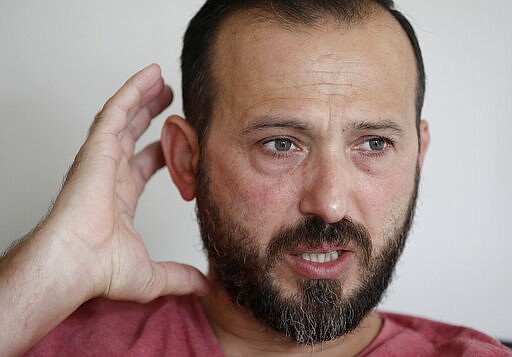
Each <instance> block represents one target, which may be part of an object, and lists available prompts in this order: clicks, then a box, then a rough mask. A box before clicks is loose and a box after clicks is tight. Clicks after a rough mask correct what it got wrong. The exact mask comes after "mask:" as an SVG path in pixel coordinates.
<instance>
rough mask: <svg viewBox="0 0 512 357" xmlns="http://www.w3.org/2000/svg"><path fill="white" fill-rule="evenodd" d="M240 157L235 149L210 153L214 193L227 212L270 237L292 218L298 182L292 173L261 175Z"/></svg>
mask: <svg viewBox="0 0 512 357" xmlns="http://www.w3.org/2000/svg"><path fill="white" fill-rule="evenodd" d="M227 157H231V158H235V160H227V159H226V158H227ZM240 157H243V156H242V155H237V154H236V153H232V154H230V155H229V156H228V155H219V156H218V157H211V161H210V179H211V193H212V195H213V197H214V198H215V200H216V201H217V204H218V205H219V207H220V208H221V211H222V212H223V213H224V214H228V215H229V216H230V219H233V220H235V221H236V222H237V223H239V224H241V225H243V226H245V227H247V228H248V229H250V230H251V231H252V232H254V233H255V234H257V235H259V236H260V239H262V240H265V241H268V240H269V239H270V237H271V236H272V234H273V233H274V232H275V231H276V230H277V229H279V228H281V226H282V225H283V224H286V222H289V221H290V220H289V219H288V215H290V212H292V210H291V209H292V208H293V206H294V202H295V201H294V197H295V190H294V187H295V186H294V184H293V182H292V180H291V179H290V177H289V176H284V175H283V176H278V177H271V178H269V177H264V176H262V175H259V174H258V173H256V172H255V171H254V170H252V168H251V165H250V164H248V163H247V161H245V160H238V161H237V160H236V158H240Z"/></svg>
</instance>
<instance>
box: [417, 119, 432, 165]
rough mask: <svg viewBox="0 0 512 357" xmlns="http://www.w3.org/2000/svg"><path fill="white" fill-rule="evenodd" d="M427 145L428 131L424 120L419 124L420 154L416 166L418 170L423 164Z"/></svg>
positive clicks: (428, 142)
mask: <svg viewBox="0 0 512 357" xmlns="http://www.w3.org/2000/svg"><path fill="white" fill-rule="evenodd" d="M429 144H430V130H429V127H428V122H427V121H426V120H422V121H421V122H420V152H419V155H418V165H419V167H420V169H421V168H422V167H423V162H424V161H425V155H426V154H427V150H428V146H429Z"/></svg>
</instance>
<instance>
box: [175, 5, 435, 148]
mask: <svg viewBox="0 0 512 357" xmlns="http://www.w3.org/2000/svg"><path fill="white" fill-rule="evenodd" d="M372 4H377V5H379V6H381V7H382V8H384V9H385V10H387V11H388V12H389V13H391V14H392V15H393V17H394V18H395V19H396V20H397V21H398V22H399V23H400V25H401V26H402V29H403V30H404V31H405V32H406V34H407V36H408V37H409V40H410V42H411V45H412V48H413V50H414V54H415V57H416V64H417V73H418V75H417V82H418V84H417V93H416V126H417V128H418V130H419V122H420V118H421V110H422V108H423V101H424V97H425V81H426V80H425V68H424V64H423V57H422V54H421V49H420V46H419V42H418V39H417V37H416V33H415V32H414V29H413V27H412V25H411V23H410V22H409V21H408V20H407V18H406V17H405V16H404V15H403V14H402V13H401V12H400V11H398V10H396V8H395V5H394V2H393V0H207V1H206V3H205V4H204V5H203V7H202V8H201V9H200V10H199V12H198V13H197V14H196V15H195V16H194V18H193V19H192V20H191V21H190V23H189V26H188V28H187V31H186V33H185V37H184V40H183V52H182V54H181V70H182V90H183V110H184V114H185V117H186V118H187V119H188V120H189V121H190V123H191V124H192V125H193V126H194V128H195V129H196V132H197V135H198V139H199V143H200V144H202V143H203V141H204V140H205V138H206V137H207V134H208V128H209V125H210V118H211V115H212V110H213V102H214V100H215V98H216V93H215V92H216V86H215V84H214V82H213V74H212V58H213V51H212V49H213V46H214V44H215V40H216V37H217V35H218V33H219V30H220V28H221V25H222V24H223V22H224V21H225V20H226V19H227V18H228V17H229V16H230V15H231V14H233V13H234V12H236V11H241V10H249V9H260V10H265V11H268V12H271V13H274V14H276V15H278V17H279V21H281V22H287V23H289V24H299V25H301V24H303V25H313V24H316V23H318V22H319V20H321V19H322V18H325V17H326V16H331V17H333V18H335V19H337V20H339V21H340V22H345V23H349V24H350V23H358V22H362V21H364V20H365V19H366V18H367V17H368V15H369V14H370V9H371V8H372V7H371V6H370V5H372Z"/></svg>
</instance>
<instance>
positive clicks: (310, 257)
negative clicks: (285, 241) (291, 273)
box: [298, 250, 343, 263]
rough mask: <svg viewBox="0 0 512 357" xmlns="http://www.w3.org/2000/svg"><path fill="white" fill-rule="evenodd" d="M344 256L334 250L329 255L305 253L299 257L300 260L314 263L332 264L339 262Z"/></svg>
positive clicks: (339, 251)
mask: <svg viewBox="0 0 512 357" xmlns="http://www.w3.org/2000/svg"><path fill="white" fill-rule="evenodd" d="M341 254H343V252H342V251H341V250H333V251H332V252H328V253H303V254H300V255H298V256H299V257H300V258H302V259H304V260H307V261H308V262H314V263H330V262H333V261H335V260H338V259H339V258H340V256H341Z"/></svg>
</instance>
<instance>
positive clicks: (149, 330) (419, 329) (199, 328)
mask: <svg viewBox="0 0 512 357" xmlns="http://www.w3.org/2000/svg"><path fill="white" fill-rule="evenodd" d="M381 316H382V318H383V320H384V326H383V328H382V331H381V332H380V334H379V336H377V338H376V339H375V340H374V341H373V342H372V344H371V345H370V346H368V347H367V348H366V349H365V350H364V351H363V352H362V353H361V354H360V356H364V357H377V356H378V357H380V356H385V357H387V356H416V357H422V356H450V357H453V356H512V351H511V350H509V349H508V348H506V347H505V346H503V345H501V344H499V342H497V341H496V340H494V339H492V338H491V337H488V336H486V335H484V334H482V333H480V332H477V331H475V330H472V329H468V328H464V327H459V326H452V325H447V324H443V323H439V322H435V321H431V320H426V319H421V318H416V317H411V316H404V315H397V314H387V313H381ZM26 356H177V357H178V356H179V357H184V356H207V357H220V356H223V352H222V349H221V347H220V345H219V343H218V341H217V339H216V338H215V334H214V332H213V330H212V328H211V326H210V324H209V322H208V320H207V318H206V316H205V314H204V312H203V310H202V308H201V305H200V304H199V300H198V299H197V298H196V297H193V296H185V297H176V296H167V297H163V298H160V299H157V300H155V301H153V302H151V303H149V304H137V303H131V302H119V301H109V300H103V299H95V300H91V301H89V302H87V303H85V304H84V305H82V306H81V307H80V308H79V309H78V310H77V311H76V312H75V313H74V314H73V315H71V316H70V317H69V318H68V319H66V320H65V321H64V322H63V323H61V324H60V325H59V326H57V327H56V328H55V329H54V330H53V331H52V332H51V333H50V334H49V335H48V336H46V337H45V338H44V339H43V340H41V341H40V342H39V343H38V344H37V345H35V346H34V347H33V348H32V350H31V351H29V352H28V353H27V354H26Z"/></svg>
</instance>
